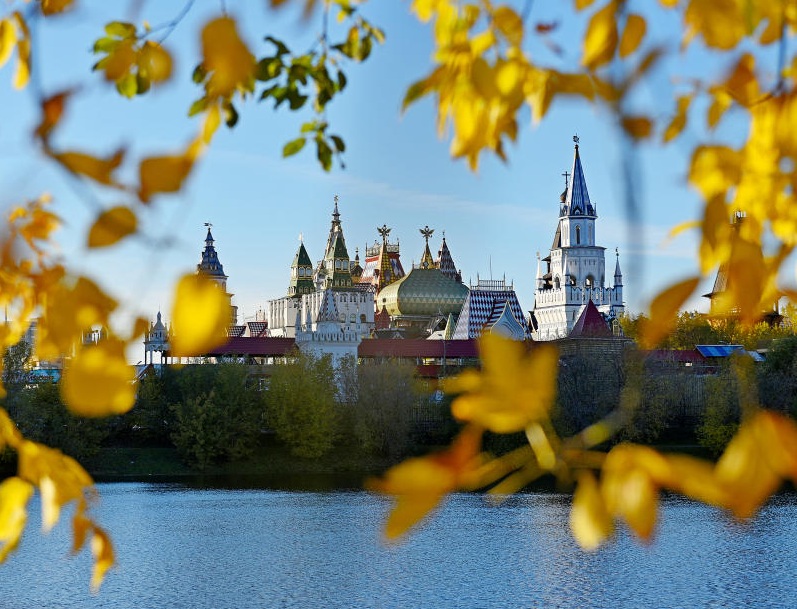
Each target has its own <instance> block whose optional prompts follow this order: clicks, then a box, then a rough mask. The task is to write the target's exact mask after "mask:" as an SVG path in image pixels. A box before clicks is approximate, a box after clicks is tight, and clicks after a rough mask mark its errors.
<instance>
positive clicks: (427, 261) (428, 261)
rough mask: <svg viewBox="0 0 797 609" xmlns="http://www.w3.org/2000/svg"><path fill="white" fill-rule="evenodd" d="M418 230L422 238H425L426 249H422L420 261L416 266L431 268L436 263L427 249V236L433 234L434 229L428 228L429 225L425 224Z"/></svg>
mask: <svg viewBox="0 0 797 609" xmlns="http://www.w3.org/2000/svg"><path fill="white" fill-rule="evenodd" d="M419 230H420V232H421V235H423V236H424V238H425V239H426V249H425V250H424V251H423V256H422V257H421V263H420V264H419V265H418V266H419V268H422V269H433V268H435V267H436V266H437V265H436V264H435V263H434V258H432V252H431V251H429V237H431V236H432V234H434V229H433V228H429V225H428V224H427V225H426V226H424V227H423V228H421V229H419Z"/></svg>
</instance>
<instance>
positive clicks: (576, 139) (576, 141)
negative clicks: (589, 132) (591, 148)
mask: <svg viewBox="0 0 797 609" xmlns="http://www.w3.org/2000/svg"><path fill="white" fill-rule="evenodd" d="M573 141H574V142H575V143H576V146H578V135H574V136H573Z"/></svg>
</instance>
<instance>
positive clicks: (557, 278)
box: [553, 275, 559, 290]
mask: <svg viewBox="0 0 797 609" xmlns="http://www.w3.org/2000/svg"><path fill="white" fill-rule="evenodd" d="M553 287H554V288H556V289H557V290H558V289H559V276H558V275H557V276H556V277H554V278H553Z"/></svg>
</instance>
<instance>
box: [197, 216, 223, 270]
mask: <svg viewBox="0 0 797 609" xmlns="http://www.w3.org/2000/svg"><path fill="white" fill-rule="evenodd" d="M213 243H214V241H213V235H211V234H210V227H208V234H207V237H205V249H204V250H202V260H201V261H200V263H199V264H198V265H197V267H196V270H197V273H199V274H200V275H205V276H206V277H216V278H219V279H227V275H225V274H224V267H223V266H222V264H221V262H220V261H219V255H218V253H216V248H215V247H214V245H213Z"/></svg>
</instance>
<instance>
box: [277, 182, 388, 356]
mask: <svg viewBox="0 0 797 609" xmlns="http://www.w3.org/2000/svg"><path fill="white" fill-rule="evenodd" d="M351 268H352V263H351V260H350V259H349V253H348V250H347V248H346V240H345V238H344V235H343V227H342V226H341V222H340V213H339V212H338V199H337V197H335V208H334V211H333V212H332V226H331V227H330V229H329V237H328V239H327V246H326V251H325V252H324V258H323V259H322V260H320V261H319V262H318V264H317V266H316V268H315V270H313V265H312V262H311V261H310V256H309V255H308V254H307V249H306V248H305V247H304V243H301V244H300V245H299V249H298V251H297V252H296V255H295V256H294V258H293V263H292V264H291V280H290V284H289V286H288V295H287V296H284V297H282V298H277V299H275V300H271V301H269V303H268V304H269V306H268V328H269V332H268V333H269V336H284V337H288V338H296V340H297V343H299V342H300V341H303V342H313V341H314V344H318V343H319V342H323V340H322V338H321V336H320V335H319V337H317V340H316V339H312V340H311V337H310V335H309V334H308V333H310V334H311V333H314V332H318V333H320V334H322V335H324V336H331V335H330V334H329V332H330V329H331V326H330V324H337V327H338V333H344V334H346V335H347V336H348V334H349V333H352V335H354V336H356V337H357V344H359V341H360V340H362V339H363V338H367V337H369V336H370V335H371V333H372V332H373V329H374V290H373V287H372V286H370V285H366V284H359V285H357V284H354V283H353V282H352V277H351ZM300 335H301V337H300ZM333 342H334V341H333ZM300 348H301V346H300ZM355 353H356V345H355Z"/></svg>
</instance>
